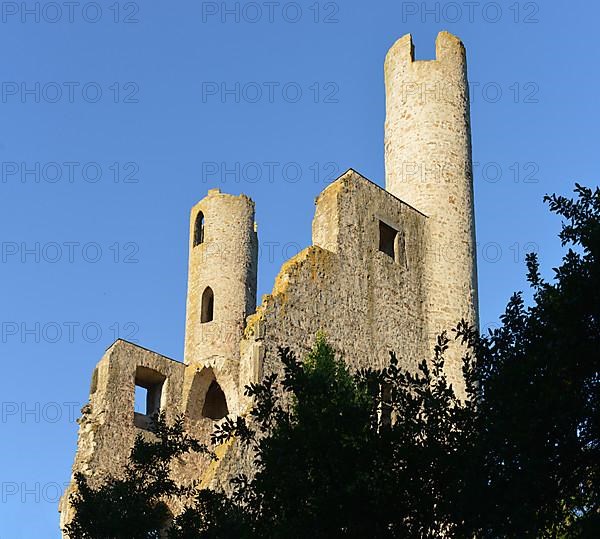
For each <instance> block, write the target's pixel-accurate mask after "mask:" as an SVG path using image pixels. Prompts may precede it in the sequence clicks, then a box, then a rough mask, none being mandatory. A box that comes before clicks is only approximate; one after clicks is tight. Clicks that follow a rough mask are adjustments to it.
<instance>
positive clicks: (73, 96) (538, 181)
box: [0, 0, 600, 539]
mask: <svg viewBox="0 0 600 539" xmlns="http://www.w3.org/2000/svg"><path fill="white" fill-rule="evenodd" d="M236 4H237V3H236V2H217V3H215V2H198V1H179V2H140V3H139V4H136V3H127V2H122V3H117V4H113V3H108V2H107V3H102V13H99V12H98V10H97V9H96V6H97V5H99V4H94V3H90V4H88V3H85V2H81V3H80V4H79V5H78V6H75V7H74V8H73V11H72V12H69V8H68V7H67V6H65V5H64V4H62V3H60V2H59V3H58V5H59V6H61V8H62V13H61V12H59V11H58V10H57V9H56V6H57V4H56V3H45V2H42V3H41V4H39V6H40V7H39V9H40V11H39V14H36V13H35V2H25V5H26V6H28V7H29V8H30V9H33V10H34V11H33V12H32V13H25V12H24V11H23V9H22V6H21V3H20V2H19V3H14V2H1V3H0V9H1V10H2V13H1V16H2V20H1V21H0V46H1V48H2V51H3V55H2V58H3V59H2V63H1V65H2V69H1V75H0V81H1V82H2V87H1V91H2V95H1V99H0V117H1V118H2V122H1V128H0V129H1V131H0V161H1V163H2V176H1V177H0V234H1V237H0V241H1V247H2V259H1V260H0V272H1V279H0V294H1V296H0V297H1V303H0V305H1V307H0V309H1V310H0V322H1V323H2V326H1V327H2V335H1V339H0V350H1V358H2V376H1V378H0V392H1V397H0V401H1V405H2V410H1V414H0V429H1V430H0V432H1V433H2V445H1V447H0V463H1V464H0V466H1V472H0V478H1V489H2V492H1V499H0V538H2V539H4V538H7V539H40V538H43V539H46V538H55V537H58V536H59V532H58V514H57V500H58V495H59V492H58V491H59V490H60V489H62V486H63V485H64V484H65V483H66V482H68V480H69V475H70V468H71V464H72V460H73V455H74V452H75V444H76V435H77V424H76V423H75V422H74V421H73V419H74V417H73V416H75V417H76V416H78V415H79V408H80V407H81V406H82V405H83V404H84V403H85V402H86V400H87V396H88V389H89V382H90V377H91V373H92V370H93V367H94V365H95V364H96V362H97V361H98V360H99V359H100V357H101V356H102V353H103V351H104V349H105V348H106V347H108V346H109V345H110V344H111V343H112V341H113V340H114V339H115V337H116V336H121V337H123V338H129V339H130V340H137V342H139V343H141V344H143V345H144V346H146V347H148V348H151V349H153V350H156V351H158V352H160V353H162V354H165V355H167V356H170V357H173V358H179V359H181V357H182V352H183V332H184V317H185V294H186V277H187V276H186V271H187V241H188V239H187V232H188V222H187V220H188V215H189V209H190V207H191V206H192V205H193V204H194V203H195V202H197V201H198V200H199V199H201V198H202V197H204V196H205V194H206V191H207V189H209V188H213V187H220V188H221V189H222V190H223V191H226V192H230V193H240V192H244V193H247V194H248V195H249V196H251V197H252V198H253V199H254V200H255V201H256V209H257V221H258V223H259V237H260V242H261V246H262V253H261V257H260V265H259V293H260V294H264V293H268V292H269V291H270V289H271V287H272V283H273V279H274V277H275V275H276V273H277V271H278V269H279V267H280V266H281V264H282V262H283V261H284V260H285V259H286V258H288V257H290V256H292V255H294V254H295V253H296V252H297V251H298V250H299V249H300V248H302V247H305V246H307V245H309V244H310V229H311V219H312V216H313V209H314V205H313V201H314V197H315V196H316V195H317V194H318V193H319V192H320V191H321V190H322V189H323V188H324V187H325V186H326V184H327V181H328V180H327V178H328V177H331V174H332V173H333V172H338V173H341V172H343V171H345V170H346V169H348V168H350V167H352V168H355V169H356V170H358V171H359V172H361V173H362V174H363V175H365V176H367V177H368V178H370V179H371V180H373V181H375V182H377V183H379V184H380V185H382V184H383V122H384V90H383V59H384V55H385V53H386V51H387V49H388V48H389V47H390V46H391V44H392V43H393V42H394V40H395V39H396V38H398V37H400V36H401V35H403V34H405V33H407V32H411V33H412V34H413V36H414V41H415V45H416V56H417V58H419V59H426V58H432V57H433V55H434V40H435V36H436V34H437V32H438V31H439V30H443V29H447V30H449V31H451V32H453V33H455V34H457V35H459V36H460V37H461V38H462V40H463V41H464V43H465V44H466V46H467V50H468V60H469V78H470V80H471V81H472V98H473V103H472V111H471V113H472V128H473V129H472V130H473V157H474V161H475V162H478V163H479V166H477V167H476V175H475V203H476V218H477V239H478V243H479V247H478V256H479V262H478V263H479V290H480V303H481V322H482V325H483V326H488V325H490V324H492V323H494V321H496V320H497V317H498V315H499V313H500V312H501V311H502V309H503V307H504V305H505V303H506V301H507V299H508V297H509V295H510V294H511V293H512V292H513V291H515V290H519V289H522V288H524V287H525V282H524V263H523V259H524V253H525V251H527V250H530V249H531V248H532V245H533V246H534V247H536V248H537V250H538V251H539V253H540V256H541V262H542V265H543V267H544V268H550V267H551V266H552V265H553V264H556V262H557V261H558V259H559V256H560V252H561V250H560V247H559V246H558V244H557V241H556V239H555V237H556V233H557V231H558V227H559V221H558V220H557V219H556V218H555V217H553V216H551V215H550V214H549V213H548V211H547V209H546V208H545V206H544V205H543V204H542V196H543V195H544V193H548V192H561V193H565V192H568V191H570V189H571V187H572V185H573V183H574V181H581V182H582V183H584V184H588V185H591V184H594V183H597V165H594V162H595V161H596V159H593V158H592V156H593V155H597V150H598V138H599V137H598V126H599V125H600V122H599V119H600V118H599V113H598V83H599V80H598V79H599V71H598V68H597V66H598V52H599V50H598V49H599V46H598V41H597V39H596V34H597V20H598V16H599V15H600V13H598V11H599V8H598V7H597V6H596V5H595V4H593V3H587V2H582V1H579V0H577V1H571V2H556V1H552V2H550V1H544V2H543V3H542V2H540V1H538V2H537V3H532V2H516V3H515V2H514V1H512V0H511V1H510V2H500V3H494V2H487V3H486V2H480V3H479V4H478V5H476V6H473V7H472V8H471V9H472V11H469V7H468V5H467V4H465V3H462V2H456V3H452V2H451V3H444V2H441V3H438V2H400V1H391V0H385V1H379V2H366V1H363V2H359V1H355V0H343V2H342V1H339V3H337V4H336V3H331V2H321V3H320V4H315V3H314V2H313V1H312V0H311V1H310V2H306V1H302V2H300V3H298V4H296V3H286V2H279V3H278V4H277V5H273V6H272V8H271V9H272V10H270V8H269V6H268V5H267V4H265V3H261V2H259V3H250V4H251V5H249V6H248V7H246V8H245V9H244V10H240V8H241V6H240V4H237V6H238V11H239V15H236V13H235V10H236ZM245 4H247V3H246V2H243V3H242V5H245ZM109 5H112V7H109ZM257 5H258V6H259V7H260V8H261V10H262V13H259V12H258V11H257V9H256V6H257ZM298 5H300V6H301V7H302V13H301V14H300V13H299V12H298V10H297V6H298ZM498 6H500V7H501V8H502V12H501V13H500V12H499V11H498V9H497V7H498ZM223 7H225V8H227V9H229V10H233V13H231V12H230V13H225V12H224V11H223ZM423 7H425V8H427V9H428V11H424V9H423ZM457 7H458V8H459V9H457ZM42 8H43V9H42ZM459 10H460V11H459ZM15 11H16V12H15ZM215 11H216V13H215ZM222 17H225V21H224V22H223V20H222ZM236 17H239V19H238V20H236ZM36 18H38V20H37V21H36ZM115 19H117V20H118V21H119V22H115ZM298 19H299V20H298ZM124 20H127V21H129V22H127V23H125V22H124ZM134 20H137V21H138V22H133V21H134ZM295 20H296V21H297V22H293V21H295ZM53 21H54V22H53ZM93 21H96V22H93ZM253 21H254V22H253ZM317 21H318V22H317ZM325 21H327V22H325ZM336 21H337V22H336ZM494 21H496V22H494ZM536 21H537V22H536ZM223 83H224V84H225V85H226V88H228V89H230V90H233V93H222V88H223V87H222V84H223ZM36 85H37V86H36ZM236 85H239V98H238V96H237V95H236V91H237V90H236ZM215 88H216V89H217V90H216V92H217V93H216V94H215V93H214V92H215ZM257 89H258V90H261V93H262V95H259V94H258V93H257ZM270 90H272V92H273V93H272V94H271V93H270ZM298 90H301V95H299V93H298ZM115 101H116V102H115ZM236 101H239V102H236ZM115 163H116V164H115ZM214 163H218V165H216V168H217V172H216V173H215V172H214V170H215V165H214ZM269 163H271V164H269ZM515 163H516V164H515ZM256 164H258V168H257V166H256ZM236 167H239V172H236V171H235V170H236ZM595 167H596V168H595ZM225 168H226V169H227V170H233V171H234V172H229V173H227V174H225V175H224V179H225V181H221V178H220V176H219V174H220V173H221V172H224V171H225ZM284 170H285V172H284ZM299 171H300V172H301V173H302V175H301V177H300V178H299V179H297V180H296V175H297V174H298V172H299ZM499 173H500V174H501V176H500V177H499V178H497V175H498V174H499ZM98 174H101V176H100V177H98V178H97V175H98ZM257 174H261V177H259V178H257ZM95 178H97V179H96V180H95ZM115 178H116V179H118V180H119V181H118V182H115ZM126 179H127V180H128V181H127V182H125V181H124V180H126ZM515 179H518V181H515ZM525 179H528V180H529V181H527V182H526V181H524V180H525ZM132 180H137V181H132ZM533 180H535V181H533ZM71 403H75V404H71Z"/></svg>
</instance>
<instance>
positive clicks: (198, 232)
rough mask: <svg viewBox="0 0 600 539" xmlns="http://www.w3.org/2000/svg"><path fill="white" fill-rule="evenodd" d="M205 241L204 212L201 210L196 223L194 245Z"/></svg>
mask: <svg viewBox="0 0 600 539" xmlns="http://www.w3.org/2000/svg"><path fill="white" fill-rule="evenodd" d="M201 243H204V214H203V213H202V212H201V211H199V212H198V215H196V223H195V224H194V247H196V245H200V244H201Z"/></svg>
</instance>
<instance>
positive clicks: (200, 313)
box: [60, 32, 477, 528]
mask: <svg viewBox="0 0 600 539" xmlns="http://www.w3.org/2000/svg"><path fill="white" fill-rule="evenodd" d="M385 83H386V121H385V164H386V179H385V189H382V188H381V187H379V186H378V185H376V184H374V183H372V182H371V181H369V180H368V179H366V178H364V177H363V176H361V175H360V174H359V173H357V172H355V171H354V170H349V171H348V172H346V173H345V174H343V175H342V176H341V177H340V178H338V179H337V180H336V181H334V182H333V183H331V184H330V185H329V186H327V187H326V188H325V189H324V190H323V192H322V193H321V194H320V195H319V196H318V197H317V199H316V211H315V216H314V219H313V224H312V243H313V244H312V245H311V246H310V247H308V248H306V249H304V250H303V251H301V252H300V253H298V254H297V255H296V256H294V257H293V258H291V259H290V260H288V261H287V262H286V263H285V264H284V265H283V267H282V268H281V270H280V272H279V274H278V276H277V278H276V280H275V284H274V287H273V291H272V293H271V294H268V295H265V296H264V297H263V299H262V303H261V304H260V305H259V306H258V307H256V276H257V265H258V239H257V233H256V227H255V223H254V203H253V202H252V200H251V199H250V198H248V197H247V196H245V195H240V196H232V195H228V194H225V193H221V192H220V190H219V189H212V190H209V192H208V196H206V198H204V199H203V200H201V201H200V202H199V203H198V204H196V205H195V206H194V207H193V208H192V211H191V216H190V235H189V238H190V239H189V272H188V292H187V316H186V331H185V352H184V357H183V362H179V361H175V360H173V359H170V358H167V357H165V356H162V355H160V354H158V353H156V352H152V351H150V350H147V349H145V348H142V347H140V346H138V345H135V344H132V343H129V342H126V341H123V340H117V341H116V342H115V343H114V344H113V345H111V346H110V347H109V348H108V350H107V351H106V353H105V354H104V356H103V357H102V359H101V360H100V362H99V363H98V365H97V366H96V368H95V370H94V372H93V375H92V382H91V389H90V398H89V403H88V404H87V405H86V406H85V407H84V408H83V410H82V416H81V418H80V419H79V425H80V428H79V440H78V447H77V453H76V456H75V462H74V465H73V472H83V473H84V474H86V475H88V476H89V477H90V478H91V479H92V481H93V480H94V479H98V480H100V479H101V478H102V477H103V476H104V475H105V474H107V473H110V474H118V473H119V470H121V468H122V466H123V465H124V464H125V462H126V461H127V458H128V456H129V453H130V450H131V448H132V446H133V443H134V440H135V437H136V435H137V434H138V433H140V432H145V431H147V429H148V426H149V423H150V416H151V415H152V414H153V413H155V412H156V411H158V410H164V412H165V413H166V416H167V419H168V420H172V419H173V418H174V417H175V416H177V415H179V414H184V416H185V421H186V426H187V429H188V430H189V432H190V434H192V435H193V436H195V437H196V438H198V439H199V440H200V441H203V442H205V443H208V442H209V439H210V433H211V432H212V429H213V425H214V421H217V420H220V419H222V418H224V417H226V416H227V415H233V416H235V415H238V414H242V413H244V412H245V411H246V410H247V409H248V406H249V404H250V403H249V402H248V398H247V397H245V396H244V387H245V386H246V385H247V384H249V383H252V382H259V381H260V380H261V379H262V378H263V376H264V375H265V374H269V373H270V372H273V371H278V370H279V369H280V366H279V360H278V356H277V349H278V347H279V346H289V347H290V348H291V349H292V350H294V351H295V352H296V354H297V355H298V356H299V357H303V356H304V355H305V353H306V352H307V351H308V350H309V349H310V347H311V343H312V340H313V338H314V336H315V334H316V333H317V332H318V331H323V332H324V333H325V334H326V336H327V339H328V341H329V342H330V344H331V345H332V346H333V348H334V349H335V350H336V351H337V352H338V353H339V354H340V355H341V357H343V358H344V360H345V361H346V362H347V364H348V365H349V366H350V367H352V368H354V369H356V368H363V367H376V368H381V367H384V366H385V365H386V364H387V362H388V360H389V352H390V351H392V350H393V351H395V352H396V353H397V355H398V359H399V362H400V364H401V365H402V366H403V367H405V368H407V369H414V368H415V367H416V365H417V363H418V362H420V361H421V360H423V359H425V358H429V357H431V355H432V350H433V344H434V341H435V337H436V336H437V335H438V334H439V333H440V332H441V331H443V330H448V329H450V328H451V327H453V326H455V325H456V323H457V322H458V321H459V320H460V319H461V318H464V319H465V320H467V321H469V322H471V323H474V324H476V323H477V274H476V263H475V227H474V218H473V175H472V163H471V135H470V120H469V93H468V83H467V66H466V53H465V48H464V46H463V44H462V43H461V41H460V40H459V39H458V38H457V37H455V36H453V35H451V34H449V33H447V32H441V33H440V34H439V35H438V37H437V40H436V58H435V60H427V61H415V59H414V48H413V43H412V38H411V36H410V35H406V36H404V37H403V38H401V39H400V40H398V41H397V42H396V43H395V44H394V45H393V47H392V48H391V49H390V51H389V53H388V54H387V57H386V60H385ZM446 365H447V374H448V378H449V380H450V381H451V382H452V383H453V384H454V386H455V387H458V388H460V387H461V386H462V370H461V368H462V363H461V361H460V351H459V350H457V346H451V347H450V349H449V351H448V354H447V361H446ZM136 386H139V387H141V388H144V389H145V390H146V395H147V396H146V410H145V413H137V412H135V410H134V399H135V387H136ZM238 449H239V448H237V447H236V444H235V443H233V444H226V445H224V446H221V447H219V448H217V453H218V455H219V460H218V461H216V462H210V461H209V460H208V459H207V458H206V457H204V456H190V458H189V459H187V460H186V461H185V462H183V463H181V464H180V465H178V467H177V470H176V475H177V477H178V478H179V479H181V480H183V481H185V480H189V481H191V480H193V479H200V480H201V482H202V486H204V487H211V488H224V487H225V486H226V485H227V483H228V480H229V478H230V477H232V476H233V475H236V474H237V473H239V472H240V471H242V470H243V469H247V468H248V467H251V465H252V463H251V461H250V462H248V461H247V460H248V458H249V457H247V456H246V457H245V456H244V455H243V453H242V452H241V451H239V450H238ZM73 488H74V483H73V482H72V483H71V486H70V487H69V488H68V489H67V491H66V492H65V494H64V496H63V498H62V500H61V503H60V512H61V528H62V527H64V525H65V524H66V523H67V522H68V521H69V520H70V519H71V518H72V510H71V507H70V505H69V503H68V498H69V494H70V493H71V492H72V489H73Z"/></svg>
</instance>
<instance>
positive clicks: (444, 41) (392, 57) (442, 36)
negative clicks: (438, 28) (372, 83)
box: [385, 31, 466, 72]
mask: <svg viewBox="0 0 600 539" xmlns="http://www.w3.org/2000/svg"><path fill="white" fill-rule="evenodd" d="M465 57H466V50H465V46H464V45H463V42H462V41H461V40H460V39H459V38H458V37H456V36H455V35H454V34H451V33H450V32H446V31H443V32H440V33H439V34H438V35H437V38H436V40H435V58H434V59H431V60H415V46H414V43H413V39H412V34H406V35H404V36H402V37H401V38H400V39H398V41H396V42H395V43H394V44H393V45H392V47H391V48H390V50H389V51H388V53H387V55H386V58H385V69H386V72H387V70H388V67H390V66H392V65H393V64H397V63H402V64H412V63H418V64H427V63H432V62H438V63H439V62H446V63H448V62H456V63H462V62H464V59H465Z"/></svg>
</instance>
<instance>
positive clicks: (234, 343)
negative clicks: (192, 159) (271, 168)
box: [184, 189, 258, 366]
mask: <svg viewBox="0 0 600 539" xmlns="http://www.w3.org/2000/svg"><path fill="white" fill-rule="evenodd" d="M257 261H258V240H257V235H256V229H255V224H254V202H252V200H250V199H249V198H248V197H247V196H245V195H240V196H234V195H227V194H223V193H221V192H220V190H219V189H211V190H210V191H209V192H208V196H207V197H206V198H204V199H203V200H201V201H200V202H199V203H198V204H196V205H195V206H194V207H193V208H192V212H191V220H190V255H189V269H188V292H187V314H186V332H185V353H184V359H185V363H187V364H196V365H198V366H204V365H212V364H214V360H217V359H220V360H221V362H222V361H223V360H224V361H226V362H229V361H239V354H240V352H239V344H240V340H241V338H242V334H243V331H244V323H245V319H246V316H248V315H249V314H251V313H253V312H254V311H255V309H256V270H257Z"/></svg>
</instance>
